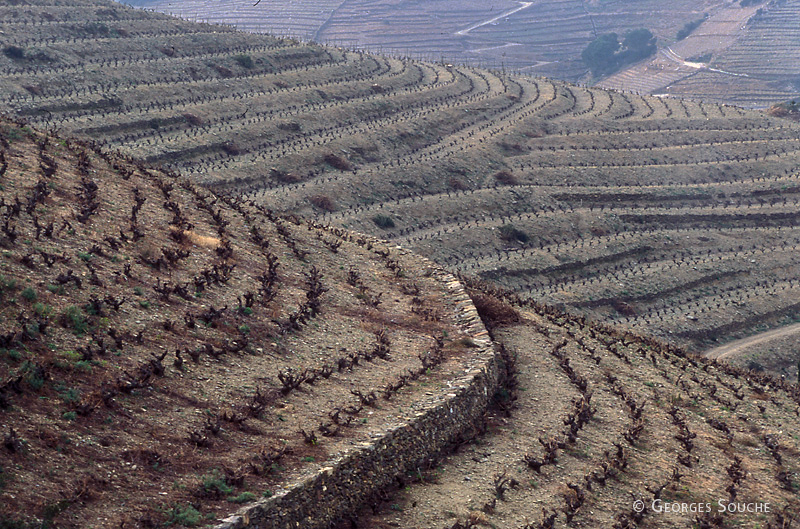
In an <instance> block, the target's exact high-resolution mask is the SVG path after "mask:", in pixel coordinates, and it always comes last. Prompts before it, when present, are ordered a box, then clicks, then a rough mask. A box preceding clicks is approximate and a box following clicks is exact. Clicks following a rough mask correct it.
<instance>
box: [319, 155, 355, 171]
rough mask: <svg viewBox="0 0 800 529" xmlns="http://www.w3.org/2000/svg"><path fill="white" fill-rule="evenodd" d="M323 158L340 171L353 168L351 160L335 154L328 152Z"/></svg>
mask: <svg viewBox="0 0 800 529" xmlns="http://www.w3.org/2000/svg"><path fill="white" fill-rule="evenodd" d="M322 160H323V161H324V162H325V163H326V164H328V165H330V166H331V167H333V168H334V169H338V170H340V171H349V170H351V169H352V168H353V166H352V165H351V164H350V162H348V161H347V160H345V159H344V158H342V157H341V156H337V155H335V154H326V155H325V157H324V158H323V159H322Z"/></svg>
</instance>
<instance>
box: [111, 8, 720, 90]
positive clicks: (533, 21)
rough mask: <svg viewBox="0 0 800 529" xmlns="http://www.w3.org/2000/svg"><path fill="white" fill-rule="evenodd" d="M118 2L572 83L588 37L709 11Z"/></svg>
mask: <svg viewBox="0 0 800 529" xmlns="http://www.w3.org/2000/svg"><path fill="white" fill-rule="evenodd" d="M126 3H128V4H131V5H134V6H139V7H145V8H149V9H156V10H158V11H161V12H165V13H172V14H176V15H180V16H184V17H189V18H193V17H196V18H199V19H200V20H208V21H213V22H221V23H227V24H233V25H235V26H237V27H239V28H241V29H247V30H255V31H271V32H276V31H277V32H279V33H281V34H283V33H284V32H286V33H285V34H288V35H294V36H297V37H301V38H304V39H313V40H316V41H317V42H322V43H333V44H336V43H339V44H341V45H344V46H355V47H357V48H358V49H362V50H369V51H372V52H377V53H391V54H393V55H396V56H405V57H413V58H427V59H433V60H439V59H440V58H443V59H445V60H446V61H448V62H453V63H457V64H462V63H463V64H470V65H473V66H484V67H486V66H489V67H494V68H500V67H501V66H503V65H504V66H505V67H506V68H508V69H511V70H520V71H523V72H526V73H532V74H536V75H543V76H552V77H555V78H558V79H564V80H570V81H576V80H578V79H580V78H581V77H583V76H584V74H586V72H587V69H586V66H585V65H584V64H583V63H582V61H581V59H580V55H581V51H582V50H583V48H585V47H586V45H587V44H588V43H589V42H591V41H592V40H593V39H594V38H595V37H597V35H599V34H601V33H605V32H617V33H620V34H623V33H624V32H625V31H627V30H629V29H638V28H641V27H647V28H650V29H651V30H652V31H653V32H654V33H655V34H656V35H658V36H659V38H661V39H662V40H663V41H666V42H670V41H672V40H673V39H674V37H675V33H676V32H677V31H678V30H679V29H680V28H681V27H682V26H683V25H684V24H685V23H687V22H689V21H692V20H695V19H696V18H697V17H698V15H700V16H702V13H703V12H704V11H709V10H714V9H717V8H719V7H720V3H719V2H715V1H712V0H703V1H702V2H688V1H686V0H679V1H677V2H671V3H669V4H665V3H664V2H659V1H657V0H637V1H636V2H630V1H613V2H608V1H604V2H583V1H580V0H542V1H538V2H520V1H511V0H502V1H493V2H484V3H476V2H465V1H464V0H444V1H442V0H440V1H437V2H402V1H399V0H378V1H375V0H344V1H341V0H340V1H338V2H332V1H326V0H323V1H317V2H312V3H307V2H283V1H280V0H262V1H261V2H260V3H259V4H258V6H256V7H253V2H246V1H244V0H226V1H225V2H222V3H220V2H215V1H212V0H182V1H181V2H179V3H177V2H173V1H169V0H127V1H126Z"/></svg>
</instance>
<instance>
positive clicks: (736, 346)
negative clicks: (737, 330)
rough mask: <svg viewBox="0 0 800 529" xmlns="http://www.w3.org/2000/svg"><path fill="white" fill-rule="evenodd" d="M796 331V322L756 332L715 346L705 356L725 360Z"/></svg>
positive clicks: (798, 324)
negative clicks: (747, 336) (753, 334)
mask: <svg viewBox="0 0 800 529" xmlns="http://www.w3.org/2000/svg"><path fill="white" fill-rule="evenodd" d="M795 333H800V323H795V324H794V325H789V326H787V327H781V328H780V329H775V330H772V331H768V332H762V333H760V334H756V335H755V336H750V337H749V338H742V339H741V340H736V341H735V342H731V343H729V344H725V345H722V346H720V347H715V348H714V349H710V350H708V351H706V352H705V353H703V356H705V357H706V358H710V359H713V360H725V359H727V358H730V357H732V356H734V355H736V354H737V353H740V352H742V351H745V350H747V349H748V348H750V347H752V346H754V345H756V344H759V343H762V342H766V341H768V340H772V339H773V338H779V337H782V336H788V335H791V334H795Z"/></svg>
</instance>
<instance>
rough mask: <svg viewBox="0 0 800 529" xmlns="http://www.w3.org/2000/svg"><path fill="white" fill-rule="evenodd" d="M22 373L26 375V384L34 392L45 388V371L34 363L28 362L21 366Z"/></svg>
mask: <svg viewBox="0 0 800 529" xmlns="http://www.w3.org/2000/svg"><path fill="white" fill-rule="evenodd" d="M20 372H22V373H25V382H26V383H27V384H28V385H29V386H30V387H31V388H33V389H34V390H36V391H39V390H40V389H42V386H44V377H45V374H44V370H42V368H41V367H39V366H37V365H36V364H34V363H33V362H31V361H29V360H26V361H25V362H24V363H23V364H22V366H20Z"/></svg>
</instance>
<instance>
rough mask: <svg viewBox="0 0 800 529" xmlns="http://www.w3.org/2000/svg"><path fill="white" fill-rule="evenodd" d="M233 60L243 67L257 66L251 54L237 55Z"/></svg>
mask: <svg viewBox="0 0 800 529" xmlns="http://www.w3.org/2000/svg"><path fill="white" fill-rule="evenodd" d="M233 60H234V61H236V62H237V63H238V64H239V66H241V67H242V68H247V69H248V70H249V69H250V68H252V67H253V66H255V63H254V62H253V58H252V57H250V56H249V55H237V56H236V57H234V58H233Z"/></svg>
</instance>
